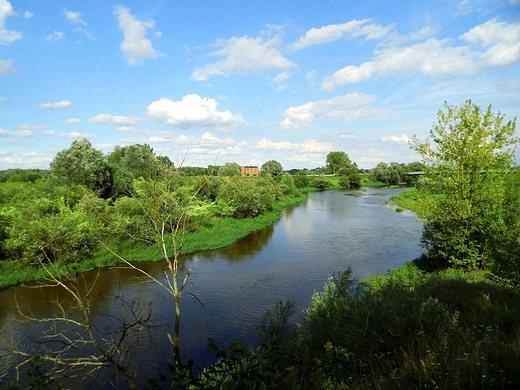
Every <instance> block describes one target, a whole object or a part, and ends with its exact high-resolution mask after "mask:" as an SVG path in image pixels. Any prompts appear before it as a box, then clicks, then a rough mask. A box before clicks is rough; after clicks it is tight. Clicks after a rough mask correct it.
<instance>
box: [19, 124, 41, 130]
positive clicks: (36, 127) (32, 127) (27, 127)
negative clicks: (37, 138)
mask: <svg viewBox="0 0 520 390" xmlns="http://www.w3.org/2000/svg"><path fill="white" fill-rule="evenodd" d="M42 129H45V126H44V125H28V124H27V123H22V124H21V125H20V126H18V130H20V131H25V130H42Z"/></svg>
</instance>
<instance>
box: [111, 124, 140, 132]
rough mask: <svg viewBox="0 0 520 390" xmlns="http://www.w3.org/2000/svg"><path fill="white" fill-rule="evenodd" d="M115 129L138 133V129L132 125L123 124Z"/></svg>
mask: <svg viewBox="0 0 520 390" xmlns="http://www.w3.org/2000/svg"><path fill="white" fill-rule="evenodd" d="M116 130H117V131H120V132H121V133H138V132H139V131H138V130H137V129H136V128H135V127H134V126H132V125H123V126H119V127H118V128H117V129H116Z"/></svg>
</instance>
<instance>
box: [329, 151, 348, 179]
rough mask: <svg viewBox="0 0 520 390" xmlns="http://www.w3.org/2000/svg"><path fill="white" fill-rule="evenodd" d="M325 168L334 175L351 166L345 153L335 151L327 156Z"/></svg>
mask: <svg viewBox="0 0 520 390" xmlns="http://www.w3.org/2000/svg"><path fill="white" fill-rule="evenodd" d="M326 162H327V168H328V169H329V170H330V172H331V173H333V174H336V172H337V171H338V170H340V169H341V168H348V167H350V166H351V165H352V161H350V158H349V156H348V155H347V153H345V152H341V151H336V152H329V154H327V160H326Z"/></svg>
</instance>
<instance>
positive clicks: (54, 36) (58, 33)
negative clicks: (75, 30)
mask: <svg viewBox="0 0 520 390" xmlns="http://www.w3.org/2000/svg"><path fill="white" fill-rule="evenodd" d="M60 38H63V33H62V32H61V31H54V32H53V33H52V34H49V35H47V36H46V37H45V40H46V41H56V40H58V39H60Z"/></svg>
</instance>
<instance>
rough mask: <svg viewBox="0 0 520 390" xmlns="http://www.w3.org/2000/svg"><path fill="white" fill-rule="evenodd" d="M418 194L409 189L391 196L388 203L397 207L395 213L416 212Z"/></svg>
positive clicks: (413, 189)
mask: <svg viewBox="0 0 520 390" xmlns="http://www.w3.org/2000/svg"><path fill="white" fill-rule="evenodd" d="M419 196H420V195H419V192H418V191H417V189H415V188H409V189H407V190H405V191H403V192H401V193H400V194H399V195H396V196H392V197H391V198H390V199H389V200H388V202H389V203H393V204H395V205H397V206H398V207H397V209H396V210H397V211H403V210H411V211H414V212H415V211H416V210H417V200H418V199H419Z"/></svg>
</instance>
